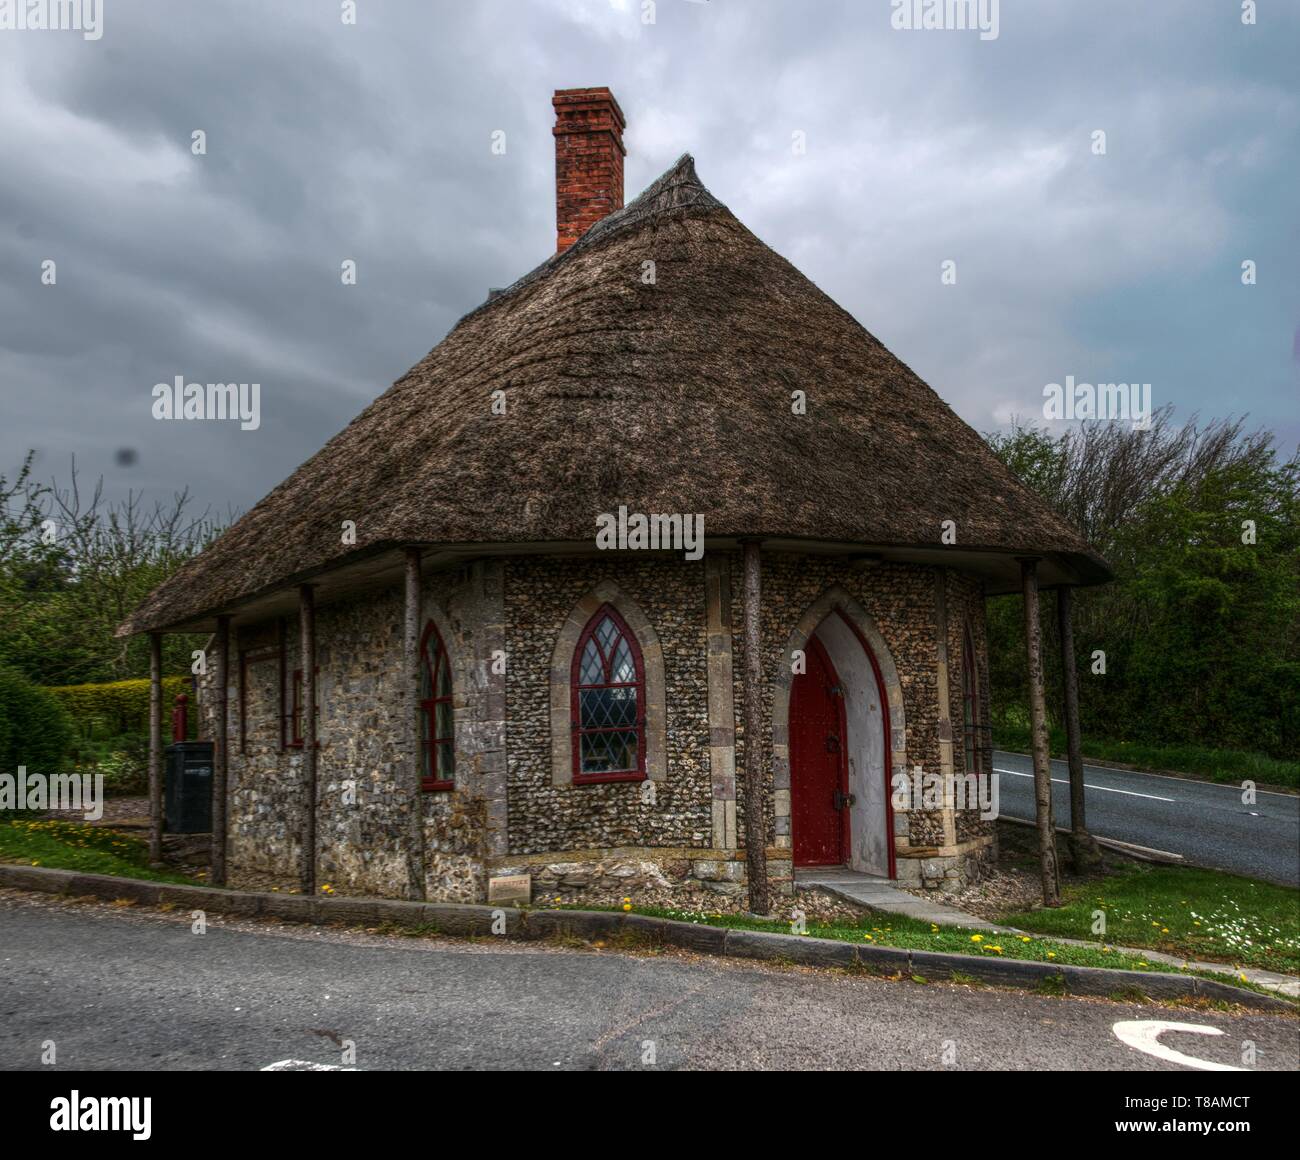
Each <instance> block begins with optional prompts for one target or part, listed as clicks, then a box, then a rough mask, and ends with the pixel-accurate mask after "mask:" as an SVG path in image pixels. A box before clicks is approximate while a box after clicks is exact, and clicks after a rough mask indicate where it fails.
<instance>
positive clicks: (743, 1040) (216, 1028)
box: [0, 892, 1300, 1072]
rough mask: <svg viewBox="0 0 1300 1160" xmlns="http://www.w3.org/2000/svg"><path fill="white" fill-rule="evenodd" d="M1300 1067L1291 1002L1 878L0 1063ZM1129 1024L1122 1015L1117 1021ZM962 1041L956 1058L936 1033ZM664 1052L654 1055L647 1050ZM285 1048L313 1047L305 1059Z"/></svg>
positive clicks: (305, 1050)
mask: <svg viewBox="0 0 1300 1160" xmlns="http://www.w3.org/2000/svg"><path fill="white" fill-rule="evenodd" d="M1127 1020H1163V1021H1169V1022H1175V1023H1181V1024H1195V1025H1197V1026H1199V1027H1205V1028H1210V1029H1212V1031H1211V1033H1207V1034H1200V1035H1198V1034H1192V1033H1188V1032H1185V1031H1178V1030H1164V1031H1162V1033H1161V1035H1160V1040H1161V1043H1162V1044H1163V1045H1164V1047H1165V1048H1167V1049H1174V1050H1177V1051H1181V1052H1184V1053H1186V1054H1187V1055H1190V1056H1193V1057H1196V1058H1198V1059H1200V1060H1204V1061H1208V1062H1209V1063H1210V1064H1212V1065H1213V1064H1218V1065H1221V1066H1226V1067H1234V1068H1235V1067H1241V1066H1242V1060H1243V1051H1244V1047H1243V1045H1244V1044H1245V1043H1246V1042H1247V1041H1249V1042H1251V1043H1253V1044H1255V1050H1256V1057H1255V1062H1254V1065H1253V1067H1254V1069H1255V1070H1295V1069H1297V1068H1300V1052H1298V1050H1297V1043H1296V1035H1295V1021H1294V1020H1293V1019H1291V1018H1288V1017H1283V1016H1276V1015H1265V1014H1246V1015H1231V1016H1229V1015H1224V1014H1220V1013H1217V1012H1215V1013H1209V1014H1206V1013H1201V1012H1197V1011H1184V1010H1171V1009H1168V1008H1163V1007H1155V1006H1148V1005H1142V1004H1130V1003H1110V1002H1105V1001H1088V1000H1081V999H1058V998H1051V997H1047V996H1040V995H1030V994H1026V993H1022V992H1018V991H1005V990H998V989H972V988H966V987H957V986H951V985H942V984H933V983H932V984H926V985H920V984H916V983H911V982H889V981H885V980H879V979H871V978H866V977H859V976H851V975H843V974H835V973H831V972H825V971H812V970H797V969H785V970H781V969H775V968H769V967H761V966H756V965H753V964H746V963H738V962H736V961H729V960H725V959H710V958H695V957H690V956H685V955H678V954H665V955H661V956H653V957H651V956H646V957H642V956H631V955H625V954H620V953H615V952H611V951H599V952H595V951H573V950H567V949H557V948H552V947H544V946H538V945H530V944H509V943H504V942H502V943H495V942H486V941H476V942H472V943H471V942H463V943H457V942H453V941H450V940H425V939H410V938H385V937H380V936H367V935H361V934H357V935H352V934H345V933H341V932H338V931H332V930H328V929H321V928H290V927H267V926H263V925H254V924H247V923H244V924H241V923H232V924H230V925H225V924H219V923H213V924H212V925H210V926H209V928H208V931H207V933H206V934H203V935H196V934H193V933H191V930H190V925H189V921H188V918H187V917H186V916H182V915H177V914H164V913H162V912H157V911H142V912H139V913H136V912H133V911H129V910H114V909H112V908H111V907H108V906H103V905H99V904H95V905H85V904H81V905H73V904H68V903H63V902H59V901H56V900H47V899H37V900H36V901H32V900H31V896H27V895H20V894H16V893H14V892H4V893H0V1068H6V1069H12V1068H24V1069H26V1068H34V1067H36V1066H38V1061H39V1059H40V1053H41V1050H42V1047H41V1045H42V1043H43V1042H44V1041H45V1040H53V1041H54V1042H55V1044H56V1050H57V1066H58V1067H59V1068H69V1069H77V1068H91V1069H98V1068H105V1069H153V1070H194V1069H217V1070H221V1069H232V1070H253V1069H263V1068H267V1067H269V1066H271V1065H273V1064H280V1065H281V1066H282V1067H286V1068H288V1067H301V1066H303V1065H304V1064H315V1065H320V1066H332V1067H339V1066H342V1065H343V1057H342V1054H341V1053H342V1050H343V1047H342V1046H341V1045H343V1044H346V1043H348V1042H351V1043H353V1044H355V1051H356V1059H355V1064H354V1066H355V1067H357V1068H360V1069H363V1070H372V1069H373V1070H378V1069H419V1068H424V1069H434V1068H437V1069H470V1068H481V1069H493V1068H537V1069H544V1070H632V1071H635V1070H642V1069H663V1070H668V1069H698V1070H721V1069H730V1068H817V1069H823V1068H873V1069H889V1070H900V1069H923V1070H941V1069H944V1068H945V1067H950V1068H951V1069H953V1070H986V1069H1011V1070H1028V1069H1032V1070H1036V1071H1037V1070H1045V1069H1047V1070H1052V1069H1086V1070H1105V1071H1116V1070H1130V1069H1131V1070H1140V1071H1184V1072H1185V1071H1187V1070H1188V1068H1187V1066H1186V1065H1184V1064H1182V1063H1179V1062H1177V1061H1175V1060H1170V1059H1168V1058H1159V1057H1157V1056H1156V1055H1152V1054H1149V1053H1148V1052H1146V1051H1142V1050H1138V1049H1137V1048H1135V1047H1130V1046H1127V1045H1126V1044H1125V1043H1124V1042H1121V1040H1120V1039H1119V1037H1118V1035H1117V1033H1116V1031H1115V1024H1116V1023H1117V1022H1120V1021H1127ZM1121 1030H1123V1029H1121ZM946 1047H947V1048H949V1049H950V1050H951V1051H952V1052H955V1058H954V1059H953V1060H952V1062H951V1063H948V1064H945V1058H944V1051H945V1048H946ZM650 1058H653V1060H654V1062H653V1064H651V1063H649V1062H647V1060H649V1059H650ZM286 1061H299V1062H297V1063H292V1062H286Z"/></svg>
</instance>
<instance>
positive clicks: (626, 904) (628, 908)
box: [623, 902, 632, 910]
mask: <svg viewBox="0 0 1300 1160" xmlns="http://www.w3.org/2000/svg"><path fill="white" fill-rule="evenodd" d="M623 909H624V910H631V909H632V904H631V903H630V902H625V903H623Z"/></svg>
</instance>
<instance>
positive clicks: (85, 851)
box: [0, 818, 194, 886]
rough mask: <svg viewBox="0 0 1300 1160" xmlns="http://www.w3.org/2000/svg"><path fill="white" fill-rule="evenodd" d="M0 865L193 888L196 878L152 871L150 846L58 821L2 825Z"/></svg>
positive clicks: (102, 829) (101, 829)
mask: <svg viewBox="0 0 1300 1160" xmlns="http://www.w3.org/2000/svg"><path fill="white" fill-rule="evenodd" d="M0 861H3V862H21V863H23V864H24V865H27V866H47V867H49V868H51V869H54V870H77V871H80V872H81V873H83V874H115V875H117V876H118V877H121V878H145V879H148V880H149V881H151V882H176V883H184V884H186V885H189V886H193V885H194V879H192V878H186V877H184V876H183V875H180V874H173V873H171V872H169V871H165V870H152V869H150V867H149V845H148V843H147V842H144V841H141V840H140V839H139V838H133V837H129V836H127V835H125V834H120V833H118V832H117V831H116V830H111V829H108V828H107V827H105V826H91V825H86V824H85V823H83V822H67V821H63V820H61V819H56V818H11V819H5V820H4V821H0Z"/></svg>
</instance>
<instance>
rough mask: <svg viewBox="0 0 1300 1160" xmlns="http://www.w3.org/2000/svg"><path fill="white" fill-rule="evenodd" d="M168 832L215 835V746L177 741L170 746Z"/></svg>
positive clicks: (168, 750) (200, 742)
mask: <svg viewBox="0 0 1300 1160" xmlns="http://www.w3.org/2000/svg"><path fill="white" fill-rule="evenodd" d="M166 792H167V809H166V814H167V832H168V833H169V834H207V833H211V831H212V742H211V741H177V742H175V743H174V744H172V745H169V746H167V786H166Z"/></svg>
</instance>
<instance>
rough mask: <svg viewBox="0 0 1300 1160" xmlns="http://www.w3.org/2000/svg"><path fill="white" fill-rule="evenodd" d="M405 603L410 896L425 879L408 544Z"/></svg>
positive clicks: (412, 562) (414, 586)
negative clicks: (409, 799) (409, 804)
mask: <svg viewBox="0 0 1300 1160" xmlns="http://www.w3.org/2000/svg"><path fill="white" fill-rule="evenodd" d="M405 557H406V607H405V610H404V612H405V621H404V624H403V629H404V631H403V652H404V655H405V660H406V665H405V670H406V671H405V678H406V679H405V681H404V682H403V683H404V685H405V688H404V689H403V701H404V702H405V708H406V735H405V737H404V738H403V740H404V742H405V746H406V749H407V752H408V753H409V754H410V759H409V761H407V763H406V767H407V778H406V780H407V786H406V789H407V793H408V794H409V795H410V798H411V817H410V823H411V824H410V832H409V834H408V836H407V850H406V865H407V873H408V876H409V877H410V880H411V885H410V889H411V897H412V898H415V899H422V898H424V896H425V881H424V790H423V787H422V784H421V783H422V782H423V780H424V763H423V761H422V757H423V754H422V750H421V736H420V677H421V672H420V636H421V624H420V589H421V584H420V549H419V548H407V549H406V551H405Z"/></svg>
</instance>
